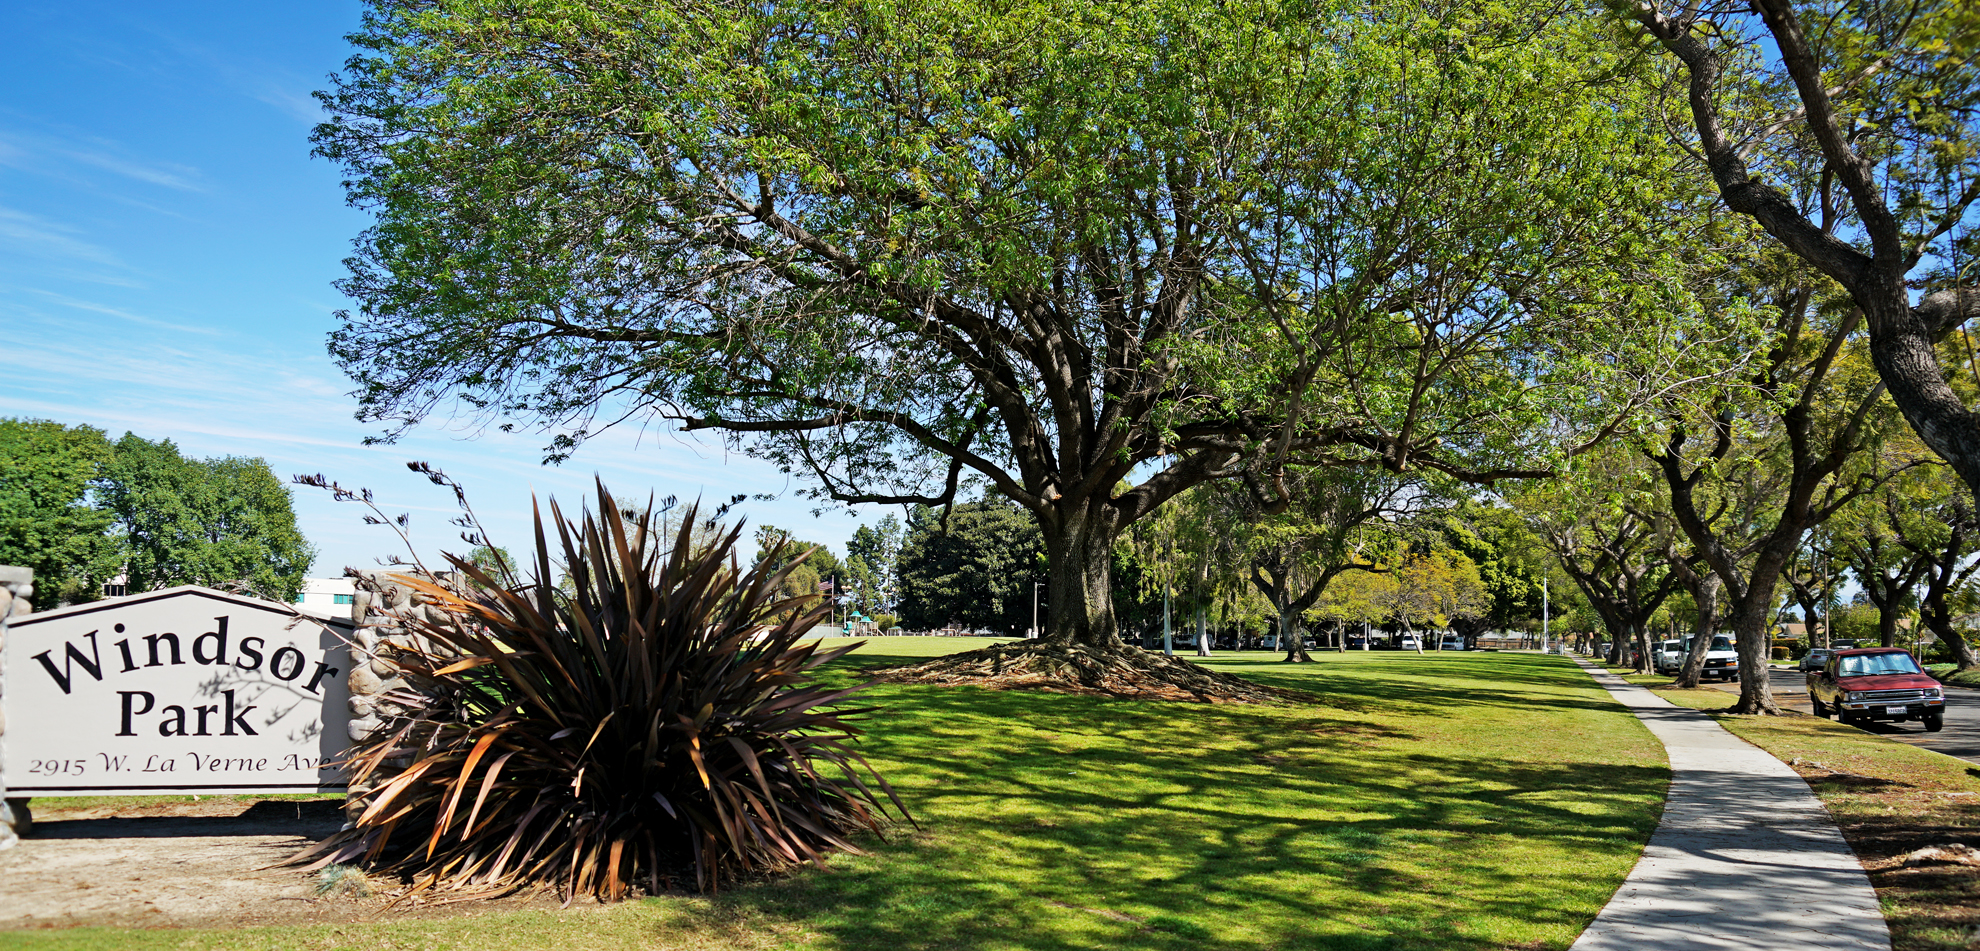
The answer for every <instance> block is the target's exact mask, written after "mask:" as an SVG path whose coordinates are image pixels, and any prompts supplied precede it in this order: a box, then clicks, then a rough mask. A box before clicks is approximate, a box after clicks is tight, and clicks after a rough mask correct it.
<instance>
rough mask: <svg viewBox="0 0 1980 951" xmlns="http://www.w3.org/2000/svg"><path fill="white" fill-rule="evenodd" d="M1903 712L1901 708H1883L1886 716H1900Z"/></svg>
mask: <svg viewBox="0 0 1980 951" xmlns="http://www.w3.org/2000/svg"><path fill="white" fill-rule="evenodd" d="M1903 712H1904V708H1903V707H1885V708H1884V713H1885V714H1886V715H1896V714H1900V713H1903Z"/></svg>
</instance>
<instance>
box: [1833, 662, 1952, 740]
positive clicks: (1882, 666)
mask: <svg viewBox="0 0 1980 951" xmlns="http://www.w3.org/2000/svg"><path fill="white" fill-rule="evenodd" d="M1808 699H1809V700H1810V701H1811V702H1812V703H1813V704H1814V706H1815V715H1816V716H1818V717H1826V716H1828V715H1830V714H1832V713H1833V714H1835V715H1836V717H1837V719H1840V720H1841V721H1842V722H1844V723H1863V722H1867V721H1871V720H1887V721H1905V720H1917V721H1919V722H1920V723H1923V724H1925V729H1927V730H1929V731H1931V732H1933V733H1937V732H1939V731H1940V730H1941V729H1944V728H1945V725H1946V719H1945V717H1946V699H1945V691H1944V689H1943V688H1941V687H1940V686H1939V682H1938V681H1936V680H1933V679H1932V677H1931V675H1929V674H1927V673H1925V671H1923V670H1920V669H1919V667H1918V661H1917V660H1916V659H1915V658H1913V657H1912V656H1911V652H1910V651H1907V650H1901V649H1899V648H1895V647H1870V648H1863V649H1852V650H1839V651H1836V652H1835V653H1834V654H1832V655H1830V656H1829V660H1828V663H1826V664H1824V665H1823V667H1822V669H1821V670H1820V671H1818V672H1816V673H1812V674H1809V675H1808Z"/></svg>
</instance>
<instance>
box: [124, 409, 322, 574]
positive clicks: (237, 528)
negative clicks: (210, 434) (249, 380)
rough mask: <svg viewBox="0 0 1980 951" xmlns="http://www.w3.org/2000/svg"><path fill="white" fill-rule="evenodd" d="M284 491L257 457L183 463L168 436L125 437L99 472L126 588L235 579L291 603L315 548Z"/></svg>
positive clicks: (228, 457)
mask: <svg viewBox="0 0 1980 951" xmlns="http://www.w3.org/2000/svg"><path fill="white" fill-rule="evenodd" d="M289 493H290V489H289V487H288V486H287V485H285V484H284V483H283V482H282V481H281V480H280V479H277V478H276V477H275V473H273V472H272V471H270V470H269V468H268V463H267V462H266V461H265V460H262V459H251V458H242V457H238V456H218V457H214V458H209V459H188V458H186V457H184V456H182V455H180V454H179V449H178V447H177V446H175V445H173V443H172V441H171V440H169V439H162V440H159V441H157V442H152V441H150V440H146V439H142V438H140V437H137V436H133V435H131V434H129V433H125V434H124V438H122V439H119V440H117V444H116V446H115V451H114V452H113V454H112V455H111V458H110V460H109V461H108V462H107V463H106V464H105V465H104V467H103V470H102V489H101V497H102V504H103V507H104V508H105V509H106V510H108V511H109V512H110V513H111V514H112V515H114V516H115V518H116V529H117V534H118V540H119V543H120V545H121V548H122V556H123V559H124V571H125V572H126V574H127V576H128V577H129V579H130V585H131V590H132V591H148V590H152V589H156V588H163V587H168V586H170V585H179V584H198V585H207V586H213V585H222V584H229V583H239V584H243V585H245V586H247V587H248V588H249V589H250V590H251V591H253V592H254V593H256V594H259V595H262V596H264V597H268V598H273V599H276V600H282V601H293V600H295V598H296V597H297V595H299V594H300V593H301V592H302V583H303V577H304V576H305V575H306V574H308V573H309V566H310V563H311V562H313V561H314V560H315V558H316V550H315V548H313V547H311V545H310V544H309V541H308V540H307V539H305V538H304V537H303V534H302V531H301V529H299V528H298V527H297V526H296V513H295V508H294V505H293V501H292V499H291V498H290V494H289Z"/></svg>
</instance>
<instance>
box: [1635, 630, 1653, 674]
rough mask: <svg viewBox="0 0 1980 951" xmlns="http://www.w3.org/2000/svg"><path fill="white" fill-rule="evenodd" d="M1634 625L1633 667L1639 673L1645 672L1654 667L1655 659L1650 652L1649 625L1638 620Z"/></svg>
mask: <svg viewBox="0 0 1980 951" xmlns="http://www.w3.org/2000/svg"><path fill="white" fill-rule="evenodd" d="M1635 627H1636V630H1635V632H1634V634H1635V638H1636V666H1635V668H1634V669H1635V671H1636V672H1637V673H1639V674H1647V673H1650V672H1651V671H1653V670H1655V669H1656V661H1655V659H1654V658H1653V657H1652V656H1651V653H1650V626H1649V625H1647V624H1643V623H1640V622H1639V623H1638V624H1636V625H1635Z"/></svg>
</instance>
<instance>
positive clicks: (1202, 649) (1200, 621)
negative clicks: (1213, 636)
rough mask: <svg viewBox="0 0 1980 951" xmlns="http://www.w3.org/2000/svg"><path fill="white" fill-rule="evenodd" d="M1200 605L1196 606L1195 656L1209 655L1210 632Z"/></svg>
mask: <svg viewBox="0 0 1980 951" xmlns="http://www.w3.org/2000/svg"><path fill="white" fill-rule="evenodd" d="M1204 613H1205V612H1204V610H1203V606H1202V605H1200V604H1199V605H1197V606H1196V656H1198V657H1208V656H1210V634H1209V629H1208V626H1207V621H1206V619H1205V618H1204V616H1203V615H1204Z"/></svg>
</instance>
